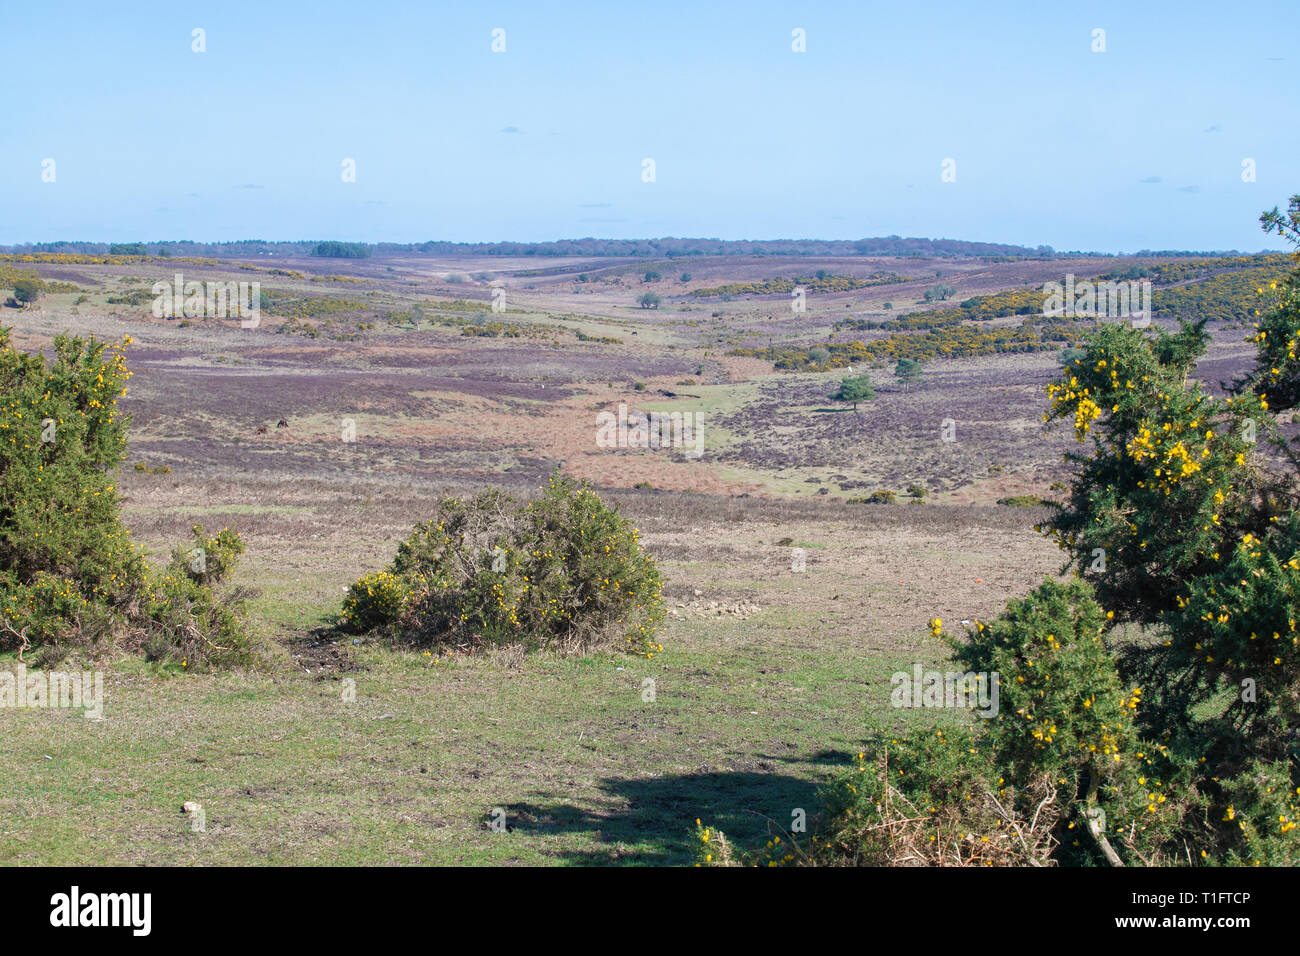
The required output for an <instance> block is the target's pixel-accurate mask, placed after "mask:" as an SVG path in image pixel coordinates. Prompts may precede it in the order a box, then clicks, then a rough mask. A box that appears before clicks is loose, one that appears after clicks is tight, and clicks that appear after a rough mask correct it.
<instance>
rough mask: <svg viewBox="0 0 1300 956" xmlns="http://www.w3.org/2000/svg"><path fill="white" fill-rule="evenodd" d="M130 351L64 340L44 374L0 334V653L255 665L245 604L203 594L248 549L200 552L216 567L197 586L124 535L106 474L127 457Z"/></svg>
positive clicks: (225, 535)
mask: <svg viewBox="0 0 1300 956" xmlns="http://www.w3.org/2000/svg"><path fill="white" fill-rule="evenodd" d="M129 343H130V339H126V340H124V341H123V343H122V344H121V345H117V346H108V345H107V344H105V343H102V342H98V341H96V340H95V339H94V338H90V339H88V340H83V339H80V338H74V337H70V336H67V335H59V336H57V337H56V338H55V339H54V343H53V356H52V358H51V359H50V360H49V362H48V363H47V360H46V359H45V358H44V357H42V356H41V355H39V354H35V355H29V354H26V353H22V352H19V351H17V350H15V349H14V348H13V347H12V345H11V343H10V330H9V329H7V328H0V648H8V647H16V648H20V649H24V648H26V647H29V646H35V647H37V648H40V649H43V650H44V651H45V652H47V653H50V654H55V655H59V654H63V653H66V651H67V648H68V647H69V646H73V645H76V646H82V647H86V648H92V649H93V648H94V647H98V646H99V645H100V644H101V643H104V642H105V641H106V640H107V639H120V640H122V641H123V642H124V643H126V644H128V645H133V646H144V645H145V644H146V643H151V644H152V645H156V646H158V647H162V646H163V645H164V644H166V645H169V646H171V647H172V648H173V649H175V650H178V651H180V652H181V653H184V654H188V655H190V656H189V659H190V660H195V661H200V660H211V661H213V662H234V661H236V660H247V659H249V656H250V655H249V653H247V652H248V648H249V644H248V640H247V638H246V637H245V636H244V635H243V633H242V627H241V625H240V622H239V619H238V613H237V612H238V609H239V608H238V602H237V601H236V600H231V601H219V600H218V599H217V598H216V596H215V595H214V594H213V593H212V591H211V590H210V588H209V587H208V585H209V584H211V583H213V582H215V580H217V579H218V578H220V577H221V576H222V575H223V574H224V573H225V572H226V571H227V570H228V569H229V565H230V561H231V560H233V555H234V554H236V553H238V552H239V551H242V550H243V544H242V542H240V541H238V536H235V535H233V532H227V531H222V532H221V533H220V534H218V535H217V536H216V537H215V538H212V539H198V540H197V541H196V544H197V545H206V546H208V547H210V548H212V549H214V551H215V554H216V559H217V568H216V572H215V573H213V574H209V575H208V576H207V577H205V578H196V579H191V578H190V577H189V575H188V574H187V573H185V570H184V565H178V559H177V558H176V557H175V556H174V557H173V561H172V564H171V565H170V566H169V568H168V569H166V570H164V571H163V572H161V574H154V573H152V572H150V570H149V569H148V566H147V564H146V563H145V561H144V558H143V556H142V555H141V554H140V552H139V550H138V549H137V548H136V547H135V546H134V545H133V544H132V543H131V541H130V536H129V533H128V532H127V530H126V528H125V527H124V526H123V525H122V522H121V517H120V514H119V507H120V499H119V495H118V491H117V487H116V485H115V483H114V481H113V478H112V477H111V474H110V472H111V470H112V469H113V468H115V467H116V466H117V465H119V464H120V463H121V462H122V460H123V458H124V457H125V448H126V430H127V425H128V420H127V419H126V418H125V416H123V415H122V414H121V413H120V412H119V410H118V406H117V403H118V400H119V399H120V398H121V397H122V396H123V395H125V394H126V387H127V386H126V381H127V379H129V378H130V372H128V371H127V369H126V363H125V359H124V355H123V353H124V350H125V347H126V345H127V344H129ZM142 464H143V463H142ZM199 530H200V529H197V528H196V533H197V532H199ZM179 578H184V579H185V580H184V581H182V582H180V583H176V581H174V580H172V579H179Z"/></svg>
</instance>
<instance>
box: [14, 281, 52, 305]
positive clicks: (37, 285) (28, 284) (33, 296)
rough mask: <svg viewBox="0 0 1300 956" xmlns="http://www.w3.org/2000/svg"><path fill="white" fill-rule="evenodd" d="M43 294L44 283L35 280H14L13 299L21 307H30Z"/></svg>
mask: <svg viewBox="0 0 1300 956" xmlns="http://www.w3.org/2000/svg"><path fill="white" fill-rule="evenodd" d="M44 292H45V283H44V282H42V281H41V280H40V279H36V278H30V279H29V278H23V279H15V280H14V298H15V299H16V300H18V303H19V304H20V305H23V306H27V305H30V304H31V303H33V302H35V301H36V300H37V299H39V298H40V297H41V295H42V294H43V293H44Z"/></svg>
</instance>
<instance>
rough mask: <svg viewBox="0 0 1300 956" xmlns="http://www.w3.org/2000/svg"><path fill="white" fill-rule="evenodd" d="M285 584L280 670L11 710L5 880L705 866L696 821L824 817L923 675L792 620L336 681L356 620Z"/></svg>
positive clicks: (729, 623)
mask: <svg viewBox="0 0 1300 956" xmlns="http://www.w3.org/2000/svg"><path fill="white" fill-rule="evenodd" d="M269 570H270V569H269V568H267V567H263V568H261V569H260V570H259V569H258V568H257V566H256V562H255V563H254V566H253V567H252V568H251V569H250V570H248V571H247V572H246V575H248V576H253V577H257V578H258V579H259V580H260V581H261V583H262V585H263V588H264V590H263V594H262V596H261V597H259V598H258V599H257V600H256V601H255V603H254V610H255V611H256V613H257V614H258V615H259V617H262V618H263V621H264V622H267V621H269V623H266V624H264V626H265V627H266V628H267V630H268V631H272V632H274V631H276V630H277V628H278V629H280V633H279V636H280V637H282V638H285V637H287V638H288V642H287V644H286V645H285V646H284V648H283V651H282V652H281V653H280V654H279V655H278V656H276V657H275V658H274V659H273V663H272V665H270V666H269V668H268V669H265V670H263V671H254V672H249V673H239V674H202V673H199V674H196V673H184V672H180V671H177V670H176V669H172V670H171V671H164V670H160V669H158V668H156V667H154V666H152V665H148V664H146V663H144V662H143V661H141V660H140V659H139V658H136V657H130V656H121V657H117V658H114V659H112V660H111V661H109V662H108V666H107V667H106V668H105V669H106V670H107V676H106V678H105V684H106V697H107V700H106V703H105V705H104V719H103V720H102V721H98V722H96V721H90V720H86V719H84V718H83V717H82V716H81V715H80V714H79V713H73V712H64V711H49V710H42V711H6V712H0V721H2V722H3V725H4V733H3V735H2V736H0V766H3V767H4V768H5V775H6V786H5V788H4V790H3V793H0V821H3V823H0V864H19V865H25V864H37V863H40V864H55V865H73V864H179V865H186V864H282V865H293V864H311V863H321V864H338V865H381V864H394V863H397V864H414V863H426V864H435V863H436V864H452V863H455V864H464V865H473V864H577V863H596V864H614V863H633V864H686V863H689V862H690V860H691V856H690V854H691V847H690V836H691V831H692V829H693V826H694V821H695V819H696V818H697V817H698V818H700V819H703V820H706V821H708V822H709V824H710V825H712V826H721V827H722V828H723V829H725V830H726V831H727V832H728V834H729V835H731V836H732V837H733V839H736V840H737V841H739V842H741V843H746V842H752V841H754V840H758V839H759V838H761V837H763V836H764V835H765V834H766V833H767V831H768V827H769V819H770V820H771V821H774V823H775V824H776V825H780V826H788V825H789V822H790V820H791V814H792V813H793V811H794V810H795V809H796V808H799V809H803V810H805V811H806V812H807V813H808V815H809V817H810V818H811V817H813V816H815V815H816V814H817V813H818V812H819V810H820V806H821V805H820V802H819V800H818V797H817V792H816V784H817V781H818V780H820V779H822V778H824V776H825V775H826V773H827V772H828V771H830V770H832V769H834V768H835V767H836V766H838V765H839V764H841V763H842V762H844V761H845V760H847V759H848V758H849V756H850V755H851V754H855V753H856V752H857V750H858V749H859V748H860V742H861V740H862V737H863V733H864V731H865V728H866V726H867V723H868V722H871V723H876V724H882V725H885V726H888V725H890V724H893V723H896V722H897V720H899V719H903V720H910V718H911V717H912V715H911V714H909V713H907V712H902V711H891V710H890V709H889V708H888V676H889V674H890V673H891V672H892V671H893V670H897V669H903V668H904V667H910V662H911V658H907V659H906V660H904V656H903V654H902V652H901V651H891V652H888V653H875V654H872V653H866V654H864V653H852V654H829V653H827V651H828V650H829V649H830V645H832V644H833V643H834V640H833V638H832V636H831V635H830V633H829V632H828V630H827V628H826V627H824V626H822V625H819V624H818V622H817V619H816V617H815V616H814V615H813V614H812V613H810V612H799V611H796V610H794V609H790V608H780V609H779V610H777V609H773V611H772V612H761V613H760V614H758V615H756V616H754V617H751V618H750V619H749V620H747V621H739V620H727V619H716V620H715V619H708V620H701V619H692V620H674V621H671V622H670V623H669V624H668V626H667V627H666V628H665V631H664V634H663V643H664V645H665V647H666V651H665V653H663V654H661V655H656V656H655V657H654V658H653V659H652V660H647V659H645V658H636V657H628V656H624V655H596V656H591V657H584V658H565V657H556V656H548V655H535V656H532V657H528V658H525V659H523V660H522V661H520V662H512V661H510V660H508V659H507V658H505V657H499V656H498V657H474V658H467V657H453V658H452V659H450V660H448V659H447V658H445V657H441V658H438V659H437V661H436V663H435V659H434V658H433V657H432V656H428V657H426V656H425V655H424V654H422V653H418V652H407V651H399V650H393V649H390V648H386V647H381V646H377V645H373V644H368V643H362V644H359V645H353V644H352V643H351V641H350V640H346V639H345V640H343V641H342V642H340V643H339V644H338V645H335V646H336V647H337V649H338V651H339V653H340V655H341V658H340V659H341V660H342V662H343V668H338V667H337V666H336V665H337V661H334V662H332V664H331V666H326V667H322V666H321V662H320V660H319V659H318V658H317V657H316V656H315V655H316V654H318V653H319V648H317V649H313V648H312V647H311V646H310V645H311V643H312V637H311V634H310V631H311V629H312V628H314V627H317V626H319V625H320V624H321V623H322V622H323V621H325V620H326V619H327V617H328V616H329V614H331V613H332V612H333V611H334V610H335V608H334V607H332V606H330V605H329V604H328V603H325V602H321V601H320V600H319V598H318V599H317V602H316V603H315V604H312V603H307V604H306V605H304V604H303V603H302V602H301V601H299V600H296V599H290V598H288V597H287V595H289V594H291V593H292V592H291V591H289V590H288V589H289V588H290V585H291V583H292V575H291V572H284V573H281V574H279V575H275V574H270V573H268V572H269ZM804 580H805V579H802V578H801V579H800V583H801V584H802V583H803V582H804ZM318 593H320V592H318ZM290 657H292V661H289V660H286V658H290ZM12 663H13V661H12V657H11V658H10V659H7V660H0V666H11V665H12ZM346 668H355V669H354V670H353V669H346ZM647 678H652V679H653V680H654V682H655V685H654V687H655V700H654V701H653V702H647V701H645V700H643V699H642V697H643V690H644V687H645V685H644V683H643V682H644V681H645V680H646V679H647ZM345 679H351V680H354V681H355V695H356V696H355V702H352V703H349V702H346V701H345V700H344V694H343V691H344V686H345V685H344V680H345ZM47 757H48V758H51V759H46V758H47ZM186 801H195V802H197V803H199V804H201V805H202V806H203V808H204V811H205V813H206V831H205V832H201V833H196V832H192V831H191V824H190V819H189V818H188V817H187V816H185V815H184V814H182V813H181V805H182V804H183V803H184V802H186ZM494 808H502V809H504V811H505V814H506V822H507V827H508V829H507V831H506V832H504V833H501V832H494V831H493V830H492V829H490V828H489V826H488V821H489V819H490V817H491V814H492V813H493V810H494Z"/></svg>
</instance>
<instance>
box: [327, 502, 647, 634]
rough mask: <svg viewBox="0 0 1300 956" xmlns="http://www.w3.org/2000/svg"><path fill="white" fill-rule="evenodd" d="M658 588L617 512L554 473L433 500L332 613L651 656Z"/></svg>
mask: <svg viewBox="0 0 1300 956" xmlns="http://www.w3.org/2000/svg"><path fill="white" fill-rule="evenodd" d="M662 587H663V582H662V579H661V577H660V574H659V570H658V568H657V567H656V566H655V563H654V561H653V560H652V559H651V558H650V556H649V555H648V554H647V553H646V552H645V550H644V548H642V546H641V544H640V541H639V540H638V532H637V530H636V529H635V528H633V527H632V526H631V524H630V523H629V522H628V521H627V519H625V518H623V517H622V516H621V515H619V514H618V512H617V511H616V510H615V509H614V508H611V507H610V506H609V505H607V504H605V502H603V501H602V500H601V499H600V497H599V496H598V495H596V494H595V492H593V491H591V490H590V489H588V488H587V487H586V486H585V485H579V484H577V483H576V482H574V481H573V480H572V479H569V478H561V477H554V478H552V479H551V481H550V483H549V484H548V486H547V487H546V488H544V489H543V491H542V495H541V496H540V497H539V498H537V499H536V500H533V501H531V502H528V503H526V504H520V503H518V502H516V501H515V500H514V499H513V498H512V497H511V496H510V495H508V494H506V493H505V492H503V491H500V490H498V489H490V490H488V491H484V492H481V493H479V494H477V495H475V496H474V497H472V498H468V499H464V498H446V499H443V501H442V502H440V503H439V505H438V510H437V513H436V514H435V516H434V517H433V518H431V519H430V520H429V521H426V522H424V523H422V524H419V525H416V527H415V528H414V529H413V531H412V533H411V535H410V537H408V538H407V539H406V540H405V541H404V542H402V544H401V545H400V546H399V547H398V550H397V554H396V556H395V557H394V559H393V563H392V565H391V566H390V567H389V568H388V569H387V570H385V571H381V572H378V573H376V574H372V575H368V576H366V577H365V578H362V579H361V580H360V581H357V582H356V583H355V584H354V585H352V587H351V589H350V590H349V593H348V596H347V599H346V600H345V601H344V606H343V615H342V623H343V625H344V627H345V628H347V629H349V630H353V631H372V630H376V629H380V630H384V631H386V632H387V633H388V634H389V635H390V636H392V637H394V638H396V639H399V640H403V641H407V642H411V643H418V644H438V643H447V644H456V645H460V646H469V647H482V646H486V645H493V644H520V645H523V646H525V647H527V648H529V649H536V648H555V649H558V650H563V651H571V652H583V653H585V652H589V651H592V650H597V649H622V650H627V651H631V652H635V653H638V654H645V655H647V656H653V655H654V654H655V653H657V652H658V651H659V650H661V648H660V646H659V645H658V644H657V643H655V640H654V633H655V631H656V629H657V627H658V625H659V623H660V622H661V621H662V619H663V616H664V607H663V599H662V597H661V591H662Z"/></svg>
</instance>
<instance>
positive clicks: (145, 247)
mask: <svg viewBox="0 0 1300 956" xmlns="http://www.w3.org/2000/svg"><path fill="white" fill-rule="evenodd" d="M124 249H129V250H131V252H129V253H119V254H132V255H153V256H159V255H161V256H178V257H184V256H211V257H215V258H240V257H246V256H261V255H271V256H326V257H343V258H367V257H369V256H372V255H373V256H386V255H388V256H392V255H405V256H410V255H427V256H503V257H523V256H538V257H557V256H608V257H619V258H638V257H640V258H669V259H671V258H677V257H688V256H822V257H835V256H897V257H903V258H909V257H910V258H925V257H943V258H952V257H969V258H980V259H1004V260H1014V259H1063V258H1066V259H1068V258H1083V257H1087V258H1093V257H1119V256H1125V257H1128V255H1129V254H1125V253H1113V252H1095V251H1094V252H1081V251H1074V252H1057V251H1056V250H1055V249H1053V248H1052V247H1051V246H1038V247H1036V248H1033V249H1031V248H1029V247H1028V246H1015V245H1007V244H1005V243H994V242H967V241H965V240H962V239H916V238H903V237H900V236H884V237H880V238H875V239H851V240H848V239H846V240H840V239H761V240H747V239H676V238H663V239H590V238H588V239H560V240H556V241H554V242H433V241H430V242H416V243H398V242H375V243H367V242H343V241H338V240H303V241H294V242H269V241H265V240H261V239H243V240H238V241H233V242H191V241H188V240H175V241H172V240H168V241H162V242H158V241H155V242H129V243H109V242H70V241H59V242H36V243H23V244H19V245H12V246H0V253H5V254H10V255H22V254H28V253H79V254H96V255H104V254H109V253H111V252H112V251H113V250H124ZM1266 251H1267V250H1266ZM1253 254H1254V253H1243V252H1240V251H1238V250H1235V249H1233V250H1186V249H1182V250H1179V249H1160V250H1153V249H1142V250H1139V251H1138V252H1135V253H1132V254H1131V256H1132V257H1145V258H1157V257H1177V256H1241V255H1253Z"/></svg>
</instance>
